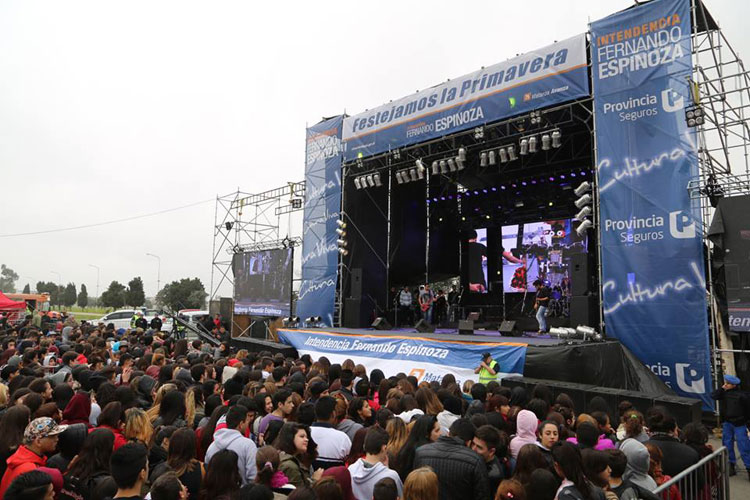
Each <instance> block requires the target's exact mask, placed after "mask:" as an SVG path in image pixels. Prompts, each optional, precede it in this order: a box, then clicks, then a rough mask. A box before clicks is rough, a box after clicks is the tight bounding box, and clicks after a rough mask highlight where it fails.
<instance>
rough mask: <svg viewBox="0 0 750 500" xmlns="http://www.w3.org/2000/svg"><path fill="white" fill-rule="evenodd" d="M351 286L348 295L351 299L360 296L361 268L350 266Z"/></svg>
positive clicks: (359, 297)
mask: <svg viewBox="0 0 750 500" xmlns="http://www.w3.org/2000/svg"><path fill="white" fill-rule="evenodd" d="M351 278H352V280H351V286H350V287H349V296H350V297H351V298H353V299H361V298H362V268H361V267H355V268H352V272H351Z"/></svg>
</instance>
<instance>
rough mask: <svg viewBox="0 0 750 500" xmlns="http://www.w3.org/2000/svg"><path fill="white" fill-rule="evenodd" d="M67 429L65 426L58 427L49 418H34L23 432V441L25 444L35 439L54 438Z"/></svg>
mask: <svg viewBox="0 0 750 500" xmlns="http://www.w3.org/2000/svg"><path fill="white" fill-rule="evenodd" d="M67 428H68V426H67V425H58V424H57V423H55V421H54V420H53V419H51V418H49V417H39V418H35V419H34V420H32V421H31V422H30V423H29V425H27V426H26V430H25V431H23V440H24V442H25V443H30V442H32V441H33V440H35V439H39V438H45V437H50V436H56V435H58V434H60V433H61V432H64V431H65V429H67Z"/></svg>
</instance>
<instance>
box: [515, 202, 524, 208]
mask: <svg viewBox="0 0 750 500" xmlns="http://www.w3.org/2000/svg"><path fill="white" fill-rule="evenodd" d="M515 206H516V208H522V207H523V201H521V200H518V201H517V202H516V203H515Z"/></svg>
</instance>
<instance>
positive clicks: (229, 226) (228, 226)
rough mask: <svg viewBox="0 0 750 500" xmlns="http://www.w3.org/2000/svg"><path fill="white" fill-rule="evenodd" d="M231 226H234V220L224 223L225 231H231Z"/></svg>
mask: <svg viewBox="0 0 750 500" xmlns="http://www.w3.org/2000/svg"><path fill="white" fill-rule="evenodd" d="M232 226H234V222H227V223H225V224H224V227H225V228H227V231H231V230H232Z"/></svg>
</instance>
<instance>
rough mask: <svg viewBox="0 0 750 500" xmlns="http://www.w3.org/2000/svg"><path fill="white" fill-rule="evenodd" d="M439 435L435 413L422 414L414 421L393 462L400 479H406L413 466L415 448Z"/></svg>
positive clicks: (430, 441) (434, 439) (435, 438)
mask: <svg viewBox="0 0 750 500" xmlns="http://www.w3.org/2000/svg"><path fill="white" fill-rule="evenodd" d="M439 437H440V424H439V423H438V421H437V417H435V415H422V416H421V417H419V418H418V419H417V420H416V422H414V427H412V429H411V432H410V433H409V437H408V438H407V439H406V443H404V446H403V447H402V448H401V451H399V453H398V455H397V456H396V464H394V465H395V469H396V471H397V472H398V475H399V477H401V480H402V481H405V480H406V476H408V475H409V473H410V472H411V471H412V469H413V468H414V454H415V452H416V451H417V448H419V447H420V446H422V445H423V444H427V443H432V442H434V441H437V438H439Z"/></svg>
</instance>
